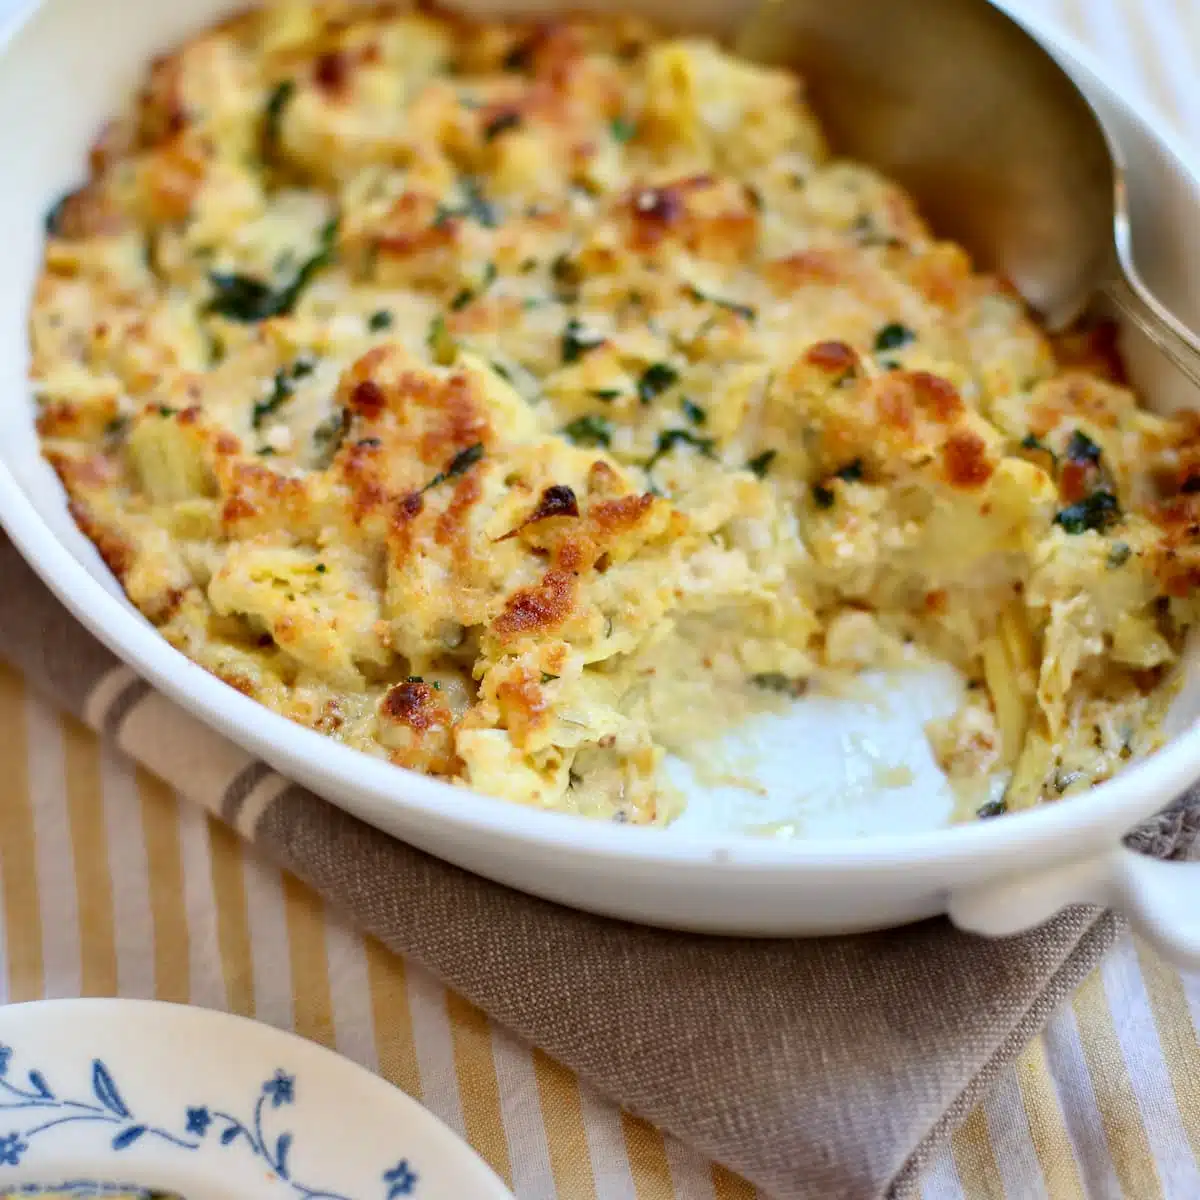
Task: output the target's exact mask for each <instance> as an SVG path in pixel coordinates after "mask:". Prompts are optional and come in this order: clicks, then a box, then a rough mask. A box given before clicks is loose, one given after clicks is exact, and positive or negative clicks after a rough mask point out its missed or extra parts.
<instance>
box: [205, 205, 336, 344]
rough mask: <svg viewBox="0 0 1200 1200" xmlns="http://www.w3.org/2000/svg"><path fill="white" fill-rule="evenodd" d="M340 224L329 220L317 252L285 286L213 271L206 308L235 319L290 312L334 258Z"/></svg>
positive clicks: (245, 319) (321, 235)
mask: <svg viewBox="0 0 1200 1200" xmlns="http://www.w3.org/2000/svg"><path fill="white" fill-rule="evenodd" d="M337 228H338V223H337V221H336V220H332V221H329V222H327V223H326V225H325V226H324V228H322V230H321V234H320V238H319V240H318V248H317V252H316V253H315V254H314V255H313V256H312V257H311V258H309V259H308V260H307V261H306V262H304V263H303V264H302V265H301V267H300V269H299V270H298V271H297V272H296V274H295V275H294V276H293V277H292V281H291V282H290V283H288V284H287V285H285V286H284V287H282V288H278V289H276V288H273V287H271V285H270V284H266V283H263V281H262V280H261V279H251V278H250V277H249V276H246V275H236V274H234V275H229V274H225V273H223V272H218V271H213V272H210V273H209V276H208V279H209V282H210V283H211V284H212V286H213V297H212V299H211V300H210V301H209V302H208V308H207V311H208V312H210V313H215V314H216V315H217V316H222V317H228V318H229V319H230V320H232V321H244V322H247V323H249V322H254V321H265V320H267V319H268V318H269V317H280V316H285V315H286V314H287V313H290V312H291V311H292V309H293V308H295V307H296V302H297V301H298V300H299V299H300V295H301V293H302V292H303V291H304V289H305V288H306V287H308V285H309V284H310V283H311V282H312V280H313V278H314V276H315V275H316V274H317V272H318V271H321V270H323V269H324V268H325V267H327V266H328V265H329V264H330V263H331V262H332V261H333V254H334V243H335V242H336V241H337Z"/></svg>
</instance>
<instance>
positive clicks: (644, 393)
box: [637, 362, 679, 404]
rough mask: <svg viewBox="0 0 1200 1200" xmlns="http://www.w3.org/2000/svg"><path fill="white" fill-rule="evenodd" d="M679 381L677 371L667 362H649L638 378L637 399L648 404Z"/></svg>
mask: <svg viewBox="0 0 1200 1200" xmlns="http://www.w3.org/2000/svg"><path fill="white" fill-rule="evenodd" d="M678 382H679V372H678V371H676V370H675V368H674V367H672V366H671V365H670V364H669V363H663V362H659V363H651V364H650V366H648V367H647V368H646V369H645V370H644V371H643V372H642V377H641V379H639V380H638V385H637V391H638V399H639V400H640V401H641V402H642V403H643V404H649V403H650V402H651V401H652V400H654V399H655V398H656V397H658V396H660V395H661V394H662V393H663V392H665V391H666V390H667V389H668V388H670V387H674V386H675V384H676V383H678Z"/></svg>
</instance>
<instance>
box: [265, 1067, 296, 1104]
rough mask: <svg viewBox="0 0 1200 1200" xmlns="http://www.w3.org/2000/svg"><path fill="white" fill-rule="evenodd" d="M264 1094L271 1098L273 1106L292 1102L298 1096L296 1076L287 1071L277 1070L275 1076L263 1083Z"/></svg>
mask: <svg viewBox="0 0 1200 1200" xmlns="http://www.w3.org/2000/svg"><path fill="white" fill-rule="evenodd" d="M263 1095H264V1096H269V1097H270V1098H271V1107H272V1108H278V1107H279V1106H280V1105H281V1104H291V1103H292V1101H293V1100H295V1098H296V1077H295V1076H294V1075H288V1074H287V1073H286V1072H285V1071H276V1072H275V1078H274V1079H268V1080H267V1082H266V1083H264V1084H263Z"/></svg>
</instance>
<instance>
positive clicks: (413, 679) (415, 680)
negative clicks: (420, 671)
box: [404, 675, 425, 683]
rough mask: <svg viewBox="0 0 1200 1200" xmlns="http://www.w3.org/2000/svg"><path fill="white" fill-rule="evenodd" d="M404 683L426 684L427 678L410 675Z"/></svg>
mask: <svg viewBox="0 0 1200 1200" xmlns="http://www.w3.org/2000/svg"><path fill="white" fill-rule="evenodd" d="M404 682H405V683H424V682H425V677H424V676H423V675H410V676H409V677H408V678H407V679H406V680H405V681H404Z"/></svg>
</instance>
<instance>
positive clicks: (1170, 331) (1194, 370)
mask: <svg viewBox="0 0 1200 1200" xmlns="http://www.w3.org/2000/svg"><path fill="white" fill-rule="evenodd" d="M1104 292H1105V295H1107V296H1108V298H1109V300H1111V301H1112V303H1113V304H1114V305H1115V306H1116V307H1117V309H1118V310H1119V311H1120V312H1121V313H1122V314H1123V315H1124V316H1125V317H1126V318H1127V319H1128V320H1129V321H1130V322H1131V323H1132V324H1134V325H1136V326H1137V328H1138V329H1140V330H1141V331H1142V333H1144V334H1145V335H1146V337H1148V338H1149V339H1150V341H1151V342H1153V343H1154V345H1155V346H1157V347H1158V349H1159V350H1161V351H1162V353H1163V354H1164V355H1166V357H1167V358H1168V359H1169V360H1170V361H1171V363H1172V364H1173V365H1174V366H1175V367H1176V368H1177V369H1178V370H1179V371H1181V372H1182V373H1183V374H1184V375H1185V376H1186V377H1187V379H1188V380H1189V381H1190V382H1191V383H1192V384H1193V385H1194V386H1195V387H1197V388H1200V338H1197V337H1196V335H1195V334H1194V333H1193V332H1192V331H1191V330H1190V329H1188V328H1187V326H1186V325H1184V324H1183V323H1182V322H1181V321H1179V320H1178V318H1176V317H1175V316H1174V315H1173V314H1172V313H1170V312H1168V311H1167V309H1166V308H1164V307H1163V306H1162V305H1161V304H1160V303H1159V302H1158V301H1157V300H1156V299H1155V298H1154V296H1153V295H1151V293H1150V292H1149V291H1148V290H1147V288H1146V287H1145V285H1144V284H1143V283H1142V282H1141V281H1140V280H1139V279H1137V278H1136V276H1134V275H1133V274H1132V273H1131V272H1129V271H1128V270H1123V271H1122V272H1121V273H1120V274H1119V275H1117V276H1115V277H1114V278H1113V279H1112V280H1110V281H1109V283H1107V284H1106V285H1105V287H1104Z"/></svg>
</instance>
